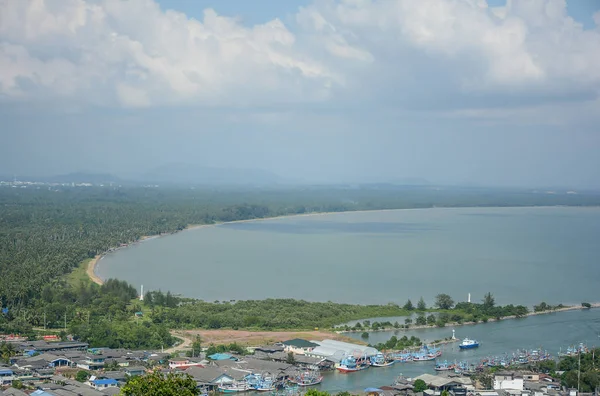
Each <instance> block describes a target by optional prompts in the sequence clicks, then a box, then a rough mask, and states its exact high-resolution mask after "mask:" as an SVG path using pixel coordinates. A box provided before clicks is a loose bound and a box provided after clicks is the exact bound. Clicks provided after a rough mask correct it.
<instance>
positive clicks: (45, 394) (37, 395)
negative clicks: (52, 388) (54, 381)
mask: <svg viewBox="0 0 600 396" xmlns="http://www.w3.org/2000/svg"><path fill="white" fill-rule="evenodd" d="M32 395H35V396H55V395H54V393H48V392H45V391H43V390H41V389H38V390H36V391H35V392H33V393H32Z"/></svg>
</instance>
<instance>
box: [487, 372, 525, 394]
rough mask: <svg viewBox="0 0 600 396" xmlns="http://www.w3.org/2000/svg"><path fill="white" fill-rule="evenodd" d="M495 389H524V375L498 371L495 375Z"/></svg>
mask: <svg viewBox="0 0 600 396" xmlns="http://www.w3.org/2000/svg"><path fill="white" fill-rule="evenodd" d="M494 390H518V391H523V376H522V375H521V374H517V373H514V372H497V373H496V374H495V375H494Z"/></svg>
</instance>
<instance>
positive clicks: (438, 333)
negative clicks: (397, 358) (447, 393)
mask: <svg viewBox="0 0 600 396" xmlns="http://www.w3.org/2000/svg"><path fill="white" fill-rule="evenodd" d="M455 330H456V337H457V338H459V337H463V338H464V337H470V338H475V339H477V340H478V341H479V342H480V343H481V346H480V347H479V348H478V349H473V350H469V351H461V350H459V349H458V346H457V344H447V345H445V346H444V347H443V355H442V357H441V360H448V361H450V362H454V361H455V360H456V361H462V360H466V361H471V362H474V363H475V362H478V361H479V360H480V359H481V358H483V357H488V356H501V355H503V354H504V353H509V354H512V352H515V351H516V350H517V349H534V348H542V349H545V350H547V351H548V352H550V353H551V354H552V355H554V356H556V355H557V353H558V351H559V350H560V348H563V349H565V348H566V347H568V346H569V345H574V344H579V343H580V342H584V343H586V344H587V345H588V346H589V347H592V346H598V345H600V338H599V335H600V309H592V310H585V311H569V312H560V313H554V314H548V315H539V316H531V317H528V318H523V319H514V320H504V321H500V322H490V323H480V324H477V325H473V326H461V327H457V328H456V329H455ZM348 335H350V336H351V337H355V338H356V339H360V333H349V334H348ZM392 335H395V336H396V337H398V338H400V337H402V336H403V335H407V336H408V337H410V336H411V335H414V336H416V337H419V338H420V339H421V340H424V341H425V340H428V341H433V340H436V339H442V338H445V337H450V336H452V329H451V328H442V329H440V328H433V329H421V330H409V331H385V332H375V333H371V334H370V336H369V340H368V341H369V342H370V343H372V344H376V343H378V342H383V341H387V340H388V339H389V338H390V337H391V336H392ZM434 367H435V362H418V363H414V362H413V363H396V364H395V365H393V366H391V367H386V368H369V369H368V370H365V371H361V372H358V373H353V374H340V373H327V375H326V379H325V380H324V381H323V384H322V385H321V386H322V389H324V390H328V391H340V390H362V389H364V388H367V387H372V386H382V385H389V384H390V383H392V382H393V381H394V379H395V378H396V377H397V376H398V375H400V374H402V375H404V376H406V377H415V376H417V375H420V374H423V373H430V374H435V370H434Z"/></svg>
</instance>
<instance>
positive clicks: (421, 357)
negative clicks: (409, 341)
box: [413, 353, 435, 362]
mask: <svg viewBox="0 0 600 396" xmlns="http://www.w3.org/2000/svg"><path fill="white" fill-rule="evenodd" d="M431 360H435V356H434V355H429V354H424V353H415V354H414V355H413V362H428V361H431Z"/></svg>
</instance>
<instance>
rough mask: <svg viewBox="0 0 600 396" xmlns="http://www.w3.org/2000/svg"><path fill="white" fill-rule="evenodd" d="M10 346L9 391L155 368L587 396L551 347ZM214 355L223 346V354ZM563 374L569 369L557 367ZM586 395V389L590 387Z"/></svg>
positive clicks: (0, 370)
mask: <svg viewBox="0 0 600 396" xmlns="http://www.w3.org/2000/svg"><path fill="white" fill-rule="evenodd" d="M448 341H449V342H453V343H457V344H458V346H459V347H460V348H461V349H462V348H464V349H474V348H478V347H479V343H478V341H476V340H471V339H468V338H467V339H463V340H457V339H450V340H448ZM2 343H3V346H6V345H10V349H11V350H12V351H14V353H13V354H12V356H9V358H8V361H7V364H3V365H2V366H0V385H1V386H2V388H1V389H2V390H1V391H0V395H11V396H24V395H36V396H76V395H79V396H102V395H116V394H120V392H121V387H122V386H123V385H124V384H125V383H126V382H127V381H128V380H129V379H131V378H134V377H137V376H145V375H148V374H150V373H157V372H158V373H162V374H167V373H177V374H184V375H189V376H190V377H191V378H192V379H193V381H195V383H196V386H197V388H198V390H199V391H200V392H202V393H203V394H213V393H215V394H216V393H241V392H265V393H268V394H272V395H290V396H291V395H302V394H304V393H306V392H307V391H308V390H309V389H317V390H319V389H326V390H332V391H334V392H333V393H337V392H342V391H343V392H349V393H351V394H367V395H371V396H375V395H377V396H395V395H417V396H419V395H429V396H434V395H459V396H462V395H465V396H466V395H472V396H509V395H510V396H516V395H525V396H527V395H531V396H544V395H557V396H558V395H565V396H566V395H568V396H577V395H578V393H579V392H578V390H577V389H569V388H567V387H565V386H563V385H562V384H561V381H560V380H558V379H557V378H556V377H555V376H554V377H553V376H551V375H548V374H547V373H545V372H544V370H543V369H541V368H542V367H543V366H542V365H540V363H543V362H546V361H554V359H555V357H553V356H552V355H551V354H550V353H548V352H547V351H542V350H531V351H519V352H518V353H516V354H513V355H512V357H509V355H508V354H507V355H505V356H504V357H487V358H485V359H480V360H479V361H476V362H475V361H471V362H449V361H447V360H443V349H442V348H440V345H426V344H423V345H421V346H419V347H416V348H409V349H406V350H402V351H380V350H377V349H375V348H373V347H371V346H368V345H362V344H358V343H356V344H354V343H349V342H345V341H338V340H333V339H325V340H321V341H315V340H305V339H299V338H296V339H290V340H286V341H283V342H277V343H273V344H269V345H262V346H258V347H252V348H245V349H244V350H242V351H241V352H243V353H240V351H235V352H216V353H212V354H208V353H209V352H210V351H209V349H207V348H204V351H203V352H199V353H197V354H196V353H195V352H194V351H193V350H192V351H191V354H190V353H189V352H190V351H187V352H188V353H185V352H184V351H178V352H174V353H168V352H164V351H134V350H127V349H111V348H91V347H89V345H88V344H87V343H85V342H78V341H61V340H60V339H59V338H58V337H56V336H46V337H43V339H42V340H37V341H27V340H26V339H24V338H22V337H17V336H10V335H3V336H2ZM213 352H214V351H213ZM590 353H594V351H590V350H588V349H587V347H586V346H585V345H583V344H581V345H578V346H573V347H569V348H567V349H565V351H564V352H562V353H561V354H559V355H558V356H556V358H559V359H560V358H565V357H578V358H581V355H582V354H590ZM411 362H430V363H431V364H430V365H427V366H421V367H422V369H423V373H422V374H420V375H417V376H414V377H412V378H409V377H405V376H402V375H401V374H398V375H397V376H396V378H395V380H394V381H393V382H391V383H373V384H371V385H370V386H369V387H366V388H364V389H334V388H331V387H328V386H327V382H328V381H329V380H330V379H331V378H333V377H334V376H339V375H347V376H352V375H360V374H359V373H356V374H355V372H360V371H363V370H367V369H368V370H390V369H391V367H392V366H394V365H402V364H410V363H411ZM557 374H558V375H560V374H561V373H560V372H557ZM581 394H582V395H583V393H581Z"/></svg>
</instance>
